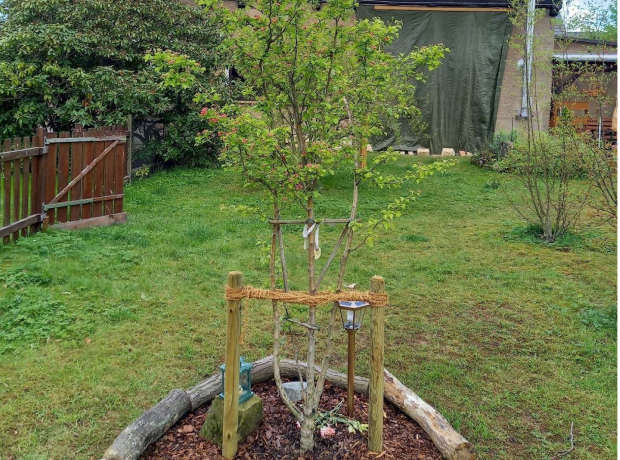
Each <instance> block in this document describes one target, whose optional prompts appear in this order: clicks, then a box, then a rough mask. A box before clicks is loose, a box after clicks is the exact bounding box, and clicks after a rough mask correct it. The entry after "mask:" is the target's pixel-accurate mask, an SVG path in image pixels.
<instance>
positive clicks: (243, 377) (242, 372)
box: [220, 356, 254, 404]
mask: <svg viewBox="0 0 620 460" xmlns="http://www.w3.org/2000/svg"><path fill="white" fill-rule="evenodd" d="M220 370H221V371H222V392H221V393H220V398H221V399H224V388H225V387H224V376H225V374H226V364H222V365H221V366H220ZM253 395H254V392H253V391H252V363H246V362H245V360H244V359H243V356H242V357H241V359H239V404H241V403H243V402H245V401H247V400H248V399H250V398H251V397H252V396H253Z"/></svg>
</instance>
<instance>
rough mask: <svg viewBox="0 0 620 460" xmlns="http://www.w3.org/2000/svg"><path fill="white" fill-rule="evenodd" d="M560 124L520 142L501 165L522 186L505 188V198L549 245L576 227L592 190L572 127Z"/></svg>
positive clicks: (581, 144)
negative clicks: (554, 128) (536, 229)
mask: <svg viewBox="0 0 620 460" xmlns="http://www.w3.org/2000/svg"><path fill="white" fill-rule="evenodd" d="M562 126H563V127H561V128H558V129H556V130H552V131H551V132H550V133H545V132H542V131H539V132H535V133H533V134H532V135H531V136H528V137H527V138H523V139H520V140H519V141H517V142H516V143H515V144H514V146H513V148H512V150H511V151H510V153H509V154H508V155H507V156H506V158H505V159H504V160H502V162H501V163H500V168H501V169H503V170H505V171H508V172H510V173H512V174H514V175H515V176H516V177H517V178H518V182H519V183H520V186H518V187H507V188H504V191H505V192H506V194H507V197H508V200H509V201H510V202H511V204H512V205H513V207H514V208H515V210H516V211H517V212H518V213H519V215H520V216H521V217H523V219H525V220H526V221H527V222H528V223H529V224H530V225H537V226H540V228H541V229H542V237H543V239H544V241H546V242H548V243H553V242H554V241H555V240H556V239H557V238H559V237H560V236H562V235H563V234H564V233H566V231H567V230H569V229H570V228H572V227H573V226H574V225H575V223H576V222H577V220H578V218H579V215H580V214H581V211H582V210H583V208H584V206H585V204H586V202H587V200H588V198H589V196H590V189H591V186H590V183H589V182H588V181H587V180H584V178H585V171H584V168H583V166H584V164H583V161H582V156H583V153H584V151H585V150H584V149H585V147H584V144H583V143H581V142H578V141H576V139H577V137H576V136H575V132H574V129H573V128H572V127H571V126H570V125H562Z"/></svg>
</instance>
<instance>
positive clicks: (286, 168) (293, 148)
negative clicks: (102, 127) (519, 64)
mask: <svg viewBox="0 0 620 460" xmlns="http://www.w3.org/2000/svg"><path fill="white" fill-rule="evenodd" d="M203 3H204V4H205V5H206V6H207V7H208V8H213V10H214V11H215V12H216V14H217V15H218V16H219V17H221V18H222V23H223V24H225V27H226V29H227V31H228V35H227V38H226V39H225V40H224V43H223V45H222V49H223V50H225V51H226V52H227V53H228V59H229V64H230V65H232V66H234V68H235V69H236V70H237V71H238V72H239V73H240V74H241V75H242V76H243V78H244V79H245V81H246V83H247V84H248V89H247V92H246V98H247V99H253V100H254V101H256V102H255V104H254V105H253V106H252V107H250V108H246V109H243V108H240V107H239V106H238V105H234V104H228V105H226V104H222V103H221V102H220V101H219V97H218V96H217V95H214V94H212V93H211V94H204V95H202V96H199V98H198V99H199V100H201V101H202V102H203V103H204V104H205V108H204V109H203V111H202V114H203V116H204V117H205V118H206V119H207V120H208V121H209V122H210V123H211V129H208V130H205V131H204V132H203V134H202V136H201V137H202V138H203V139H210V138H213V137H216V136H217V137H220V138H221V139H222V140H223V142H224V145H225V149H224V151H223V153H222V155H221V157H222V159H223V161H224V162H225V164H226V165H227V166H229V167H231V168H234V169H236V170H238V171H239V172H240V173H241V174H243V176H244V177H245V179H246V180H247V181H248V182H249V183H251V184H255V185H258V186H260V187H261V188H262V189H263V190H264V191H266V193H267V196H268V198H269V200H270V202H271V206H272V207H271V210H267V211H266V212H265V214H267V215H268V216H269V218H270V219H271V220H272V221H273V222H274V225H273V230H272V240H271V259H270V273H271V277H270V280H271V281H270V286H271V288H272V289H275V288H276V285H277V279H276V278H277V277H276V273H277V268H276V263H277V261H278V259H279V264H280V271H281V275H282V286H283V288H284V289H285V290H289V288H290V286H289V279H288V266H287V258H286V255H285V251H284V243H283V238H282V236H283V232H282V225H281V219H282V216H283V214H284V213H286V212H291V209H293V208H295V207H296V209H301V210H303V212H304V213H305V215H306V219H307V220H306V227H305V229H304V235H306V236H307V237H308V241H309V244H308V245H307V289H308V293H309V294H311V295H312V294H315V293H316V292H317V291H318V290H319V288H320V286H321V283H322V282H323V280H324V277H325V275H326V273H327V270H328V267H329V265H330V264H331V262H332V261H333V260H334V259H335V258H336V257H337V255H338V253H339V249H340V247H341V246H344V248H343V249H342V252H340V263H339V269H338V278H337V282H336V287H337V290H340V289H342V288H343V279H344V274H345V268H346V265H347V260H348V258H349V255H350V254H351V252H353V251H354V250H355V249H357V248H358V247H360V246H361V245H362V244H363V243H364V242H367V241H369V240H371V239H372V236H373V232H374V231H375V230H376V229H379V228H383V227H385V226H387V225H388V224H389V222H390V221H392V220H393V219H394V218H396V217H398V216H399V215H400V214H401V213H402V212H403V210H404V209H405V207H406V206H407V204H409V203H410V202H411V201H412V200H413V199H415V196H416V194H415V193H409V194H404V195H403V194H402V193H401V194H400V196H398V193H397V196H396V198H395V199H394V201H392V202H391V203H388V204H387V205H386V208H385V209H384V210H383V211H381V212H380V213H379V215H377V216H376V217H372V218H369V219H367V220H366V221H365V222H360V221H359V219H358V206H359V203H360V201H359V187H360V183H361V182H362V181H364V180H365V181H368V182H369V183H372V184H375V185H376V186H379V187H390V188H394V189H395V190H398V189H400V188H401V187H402V186H403V184H405V182H407V181H414V182H418V181H420V180H421V179H423V178H424V177H425V176H427V175H431V174H433V173H435V172H437V171H441V170H443V169H444V168H445V167H446V165H447V162H435V163H430V164H426V165H418V164H414V165H413V166H412V168H411V169H410V170H409V171H408V172H407V173H406V174H404V175H402V176H396V175H389V174H382V173H381V172H379V169H378V167H379V166H380V165H381V164H383V163H385V162H386V161H389V160H391V159H393V158H394V157H395V155H396V154H395V153H394V152H391V151H388V152H383V153H379V154H377V155H376V156H375V157H374V158H373V159H372V161H371V162H370V165H368V166H367V165H366V163H365V158H363V154H364V152H365V147H366V145H367V142H368V139H369V138H370V137H371V136H372V135H373V134H380V133H383V132H384V131H385V130H386V129H387V128H388V127H389V126H390V125H391V124H393V123H396V122H397V121H398V120H400V119H403V118H406V119H410V120H413V119H414V118H416V117H417V116H419V112H418V110H417V109H416V108H415V107H414V106H413V95H414V92H415V85H414V83H415V81H416V80H420V79H422V78H423V73H422V70H423V69H433V68H435V67H436V66H437V65H439V63H440V61H441V58H442V57H443V55H444V52H446V50H445V49H444V47H442V46H441V45H437V46H431V47H427V48H422V49H418V50H415V51H414V52H412V53H411V54H409V55H407V56H392V55H390V54H388V53H386V52H385V46H386V45H389V44H390V43H391V42H392V41H393V40H394V39H395V37H396V36H397V33H398V30H399V26H398V25H386V24H384V23H382V22H381V21H380V20H378V19H377V20H372V21H369V20H364V21H354V20H352V17H353V15H354V10H353V7H354V2H353V1H352V0H330V1H329V2H327V3H326V4H324V5H322V7H321V8H318V7H319V5H318V3H312V2H308V1H307V0H253V1H250V2H246V8H245V10H237V11H235V12H230V11H228V10H226V9H225V8H223V7H220V6H217V5H216V4H215V3H214V2H208V3H207V2H203ZM248 11H255V13H254V14H248V13H247V12H248ZM159 62H161V63H162V64H163V65H165V63H166V60H165V58H163V59H162V58H160V59H159ZM341 168H348V169H349V171H350V172H351V176H352V178H351V184H352V195H351V196H352V199H351V204H350V208H349V216H348V218H347V219H343V221H344V229H343V231H342V233H341V234H340V237H339V238H338V241H337V242H336V245H335V247H334V249H333V250H332V252H331V254H330V256H329V257H328V260H327V262H326V263H325V264H324V265H323V267H322V269H321V270H320V271H319V270H318V265H317V258H318V257H319V256H320V247H319V245H317V244H315V241H318V238H317V239H316V240H315V236H318V231H319V230H318V229H319V225H320V224H321V218H320V217H319V216H316V215H315V205H316V200H317V199H319V198H320V192H321V187H320V184H321V181H322V179H323V178H325V177H326V176H328V175H331V174H334V172H335V171H336V170H337V169H341ZM328 217H330V216H328ZM331 217H333V216H331ZM337 217H342V216H337ZM285 307H286V306H285ZM280 308H281V307H280V306H279V304H278V302H276V301H274V302H273V318H274V375H275V379H276V384H277V387H278V390H279V392H280V394H281V396H282V398H283V400H284V402H285V404H286V405H287V407H288V408H289V409H290V411H291V413H292V414H293V416H294V417H295V418H296V419H297V420H298V421H299V422H300V424H301V449H302V451H308V450H311V449H312V448H313V445H314V430H315V417H316V414H317V408H318V404H319V399H320V396H321V393H322V391H323V385H324V382H325V374H326V371H327V369H328V367H329V358H330V354H331V351H332V336H333V332H334V329H335V327H336V315H337V312H338V308H337V305H334V306H333V308H332V310H331V314H330V317H329V324H328V326H327V334H326V345H325V347H324V354H323V359H322V362H321V368H322V372H321V373H320V374H319V375H315V371H314V366H315V362H316V349H317V335H316V334H317V330H318V327H317V309H316V307H309V308H308V317H307V319H305V321H298V320H294V319H292V318H289V315H288V314H287V315H286V318H284V319H285V320H286V319H288V320H292V321H295V324H297V325H301V326H302V327H304V328H305V329H306V339H307V343H306V346H305V350H306V352H307V375H306V377H307V378H306V383H307V390H306V391H305V392H304V403H303V409H300V408H298V407H297V406H296V405H295V404H293V403H292V402H291V401H290V400H289V399H288V397H287V396H286V393H285V392H284V391H283V389H282V382H281V379H280V373H279V367H278V362H279V359H278V357H279V354H280V341H281V323H282V314H281V311H280ZM300 376H301V373H300Z"/></svg>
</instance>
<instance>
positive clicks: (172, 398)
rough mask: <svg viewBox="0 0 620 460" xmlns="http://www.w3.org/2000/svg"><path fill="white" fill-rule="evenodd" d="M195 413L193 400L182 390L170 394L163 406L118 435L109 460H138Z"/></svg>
mask: <svg viewBox="0 0 620 460" xmlns="http://www.w3.org/2000/svg"><path fill="white" fill-rule="evenodd" d="M190 409H191V403H190V398H189V396H188V395H187V393H185V392H184V391H183V390H181V389H178V388H177V389H175V390H172V391H171V392H170V394H169V395H168V396H166V398H164V399H162V400H161V401H160V402H159V404H157V405H156V406H155V407H152V408H151V409H149V410H148V411H146V412H145V413H144V414H142V415H141V416H140V417H139V418H138V419H137V420H136V421H134V422H133V423H131V424H130V425H129V426H128V427H127V428H125V429H124V430H123V431H122V432H121V434H119V435H118V437H117V438H116V440H115V441H114V443H113V444H112V446H110V448H109V449H108V450H106V451H105V454H103V457H104V458H105V459H106V460H134V459H136V458H138V457H139V456H140V454H141V453H142V452H143V451H144V449H146V448H147V447H148V445H149V444H151V443H152V442H155V441H156V440H157V439H159V437H160V436H161V435H162V434H164V433H165V432H166V431H168V429H170V427H171V426H172V425H174V424H175V423H176V422H177V421H178V420H179V419H180V418H181V417H183V416H184V415H185V414H187V413H188V412H189V411H190Z"/></svg>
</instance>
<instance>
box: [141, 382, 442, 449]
mask: <svg viewBox="0 0 620 460" xmlns="http://www.w3.org/2000/svg"><path fill="white" fill-rule="evenodd" d="M253 390H254V392H255V393H256V394H257V395H258V396H259V397H261V398H262V400H263V407H264V418H263V421H262V422H261V424H260V426H259V428H258V430H257V431H256V432H255V433H253V434H251V435H250V436H249V437H248V439H246V440H245V442H244V443H242V444H240V445H239V451H238V454H237V456H236V457H235V458H236V459H241V460H251V459H257V460H258V459H260V460H335V459H339V460H372V459H378V458H382V459H398V460H401V459H407V460H409V459H413V460H422V459H424V460H431V459H432V460H440V459H442V458H443V457H442V455H441V453H440V452H439V450H438V449H437V448H436V447H435V445H434V444H433V442H432V441H431V440H430V439H429V437H428V436H427V435H426V433H424V431H423V430H422V428H420V426H419V425H418V424H417V423H415V422H414V421H412V420H411V419H410V418H409V417H407V416H406V415H405V414H403V413H402V412H400V410H399V409H398V408H396V407H395V406H393V405H392V404H390V403H389V402H387V401H386V402H385V404H384V413H385V418H384V422H383V438H384V442H383V444H384V445H383V448H384V451H383V452H378V453H372V452H369V451H368V448H367V445H368V433H367V432H364V433H363V434H360V433H353V434H352V433H349V432H348V431H347V428H346V427H345V426H344V425H336V426H334V427H333V428H335V430H336V434H335V435H334V436H332V437H329V438H321V437H320V435H319V431H318V430H317V432H316V435H315V447H314V450H313V451H312V452H311V453H306V454H305V455H301V454H300V452H299V436H300V430H299V428H297V424H296V421H295V419H294V418H293V416H292V415H291V414H290V412H289V410H288V409H287V408H286V406H285V405H284V404H283V403H282V401H281V400H280V396H279V395H278V390H277V389H276V386H275V383H274V382H273V381H269V382H265V383H260V384H257V385H254V386H253ZM343 400H344V401H345V402H344V404H343V407H342V409H341V412H343V414H344V412H345V411H346V409H345V408H346V390H345V389H342V388H338V387H334V386H332V385H331V384H329V382H326V385H325V391H324V392H323V396H322V398H321V404H320V406H321V409H323V410H330V409H333V408H334V407H336V405H338V403H339V402H340V401H343ZM208 409H209V407H208V406H205V407H202V408H200V409H198V410H197V411H195V412H193V413H190V414H188V415H187V416H185V417H184V418H182V419H181V420H180V421H179V422H178V423H177V424H176V425H174V426H173V427H172V428H171V429H170V430H169V431H168V432H167V433H166V434H164V435H163V436H162V437H161V438H160V439H159V440H158V441H157V442H155V443H154V444H152V445H151V446H149V447H148V449H147V450H146V451H145V452H144V453H143V454H142V456H141V457H140V460H198V459H200V460H223V459H224V457H222V456H221V449H220V448H219V447H218V446H217V445H216V444H214V443H212V442H211V441H208V440H206V439H204V438H203V437H202V436H200V434H199V431H200V428H201V427H202V424H203V423H204V420H205V418H206V415H207V410H208ZM353 418H355V419H357V420H359V421H361V422H362V423H368V399H367V398H366V397H365V396H361V395H357V394H356V395H355V414H354V417H353Z"/></svg>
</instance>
